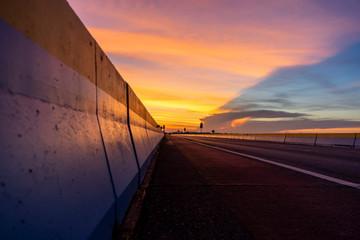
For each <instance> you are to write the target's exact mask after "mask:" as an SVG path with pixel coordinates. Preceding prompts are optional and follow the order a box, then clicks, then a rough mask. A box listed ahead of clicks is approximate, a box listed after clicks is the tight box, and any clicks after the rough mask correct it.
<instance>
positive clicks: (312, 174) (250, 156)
mask: <svg viewBox="0 0 360 240" xmlns="http://www.w3.org/2000/svg"><path fill="white" fill-rule="evenodd" d="M183 139H184V138H183ZM184 140H185V141H190V142H193V143H196V144H199V145H202V146H205V147H209V148H213V149H216V150H220V151H223V152H228V153H232V154H235V155H238V156H242V157H246V158H251V159H255V160H258V161H261V162H265V163H269V164H272V165H276V166H279V167H283V168H287V169H290V170H293V171H296V172H301V173H304V174H307V175H310V176H313V177H317V178H321V179H324V180H327V181H330V182H334V183H338V184H341V185H345V186H348V187H354V188H357V189H360V184H358V183H353V182H348V181H345V180H342V179H339V178H334V177H330V176H326V175H324V174H321V173H316V172H312V171H309V170H305V169H302V168H297V167H293V166H290V165H287V164H283V163H278V162H274V161H271V160H267V159H264V158H260V157H256V156H252V155H249V154H245V153H239V152H235V151H231V150H228V149H225V148H220V147H215V146H211V145H207V144H204V143H200V142H196V141H192V140H188V139H184Z"/></svg>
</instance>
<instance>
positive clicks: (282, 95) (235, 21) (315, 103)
mask: <svg viewBox="0 0 360 240" xmlns="http://www.w3.org/2000/svg"><path fill="white" fill-rule="evenodd" d="M68 2H69V4H70V6H71V7H72V8H73V9H74V11H75V12H76V13H77V15H78V16H79V17H80V19H81V20H82V21H83V23H84V24H85V26H86V27H87V28H88V30H89V31H90V33H91V34H92V35H93V37H94V38H95V39H96V41H97V42H98V43H99V45H100V46H101V47H102V49H103V50H104V51H105V52H106V54H107V55H108V56H109V58H110V59H111V61H112V62H113V64H114V65H115V67H116V68H117V70H118V71H119V73H120V74H121V75H122V77H123V78H124V79H125V80H126V81H127V82H128V83H129V84H130V85H131V87H132V88H133V89H134V90H135V92H136V94H137V95H138V97H139V98H140V99H141V101H142V102H143V103H144V105H145V106H146V108H147V109H148V111H149V112H150V113H151V115H152V116H153V117H154V119H155V120H156V121H157V122H158V124H160V125H165V126H166V130H167V131H177V130H180V131H183V130H184V128H186V129H187V131H199V125H200V122H201V121H202V122H203V123H204V129H203V131H211V130H213V129H214V130H215V132H227V133H270V132H360V107H359V102H360V14H359V12H360V1H358V0H222V1H218V0H216V1H215V0H195V1H194V0H191V1H189V0H183V1H175V0H167V1H165V0H164V1H160V0H159V1H151V0H136V1H132V0H121V1H120V0H119V1H115V0H106V1H104V0H68Z"/></svg>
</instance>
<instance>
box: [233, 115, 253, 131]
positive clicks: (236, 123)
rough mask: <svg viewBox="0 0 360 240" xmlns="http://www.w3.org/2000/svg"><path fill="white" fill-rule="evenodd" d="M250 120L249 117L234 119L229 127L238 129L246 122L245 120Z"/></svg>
mask: <svg viewBox="0 0 360 240" xmlns="http://www.w3.org/2000/svg"><path fill="white" fill-rule="evenodd" d="M249 119H251V117H244V118H239V119H235V120H233V121H232V122H231V124H230V125H231V127H233V128H234V127H239V126H241V125H243V124H244V123H246V122H247V120H249Z"/></svg>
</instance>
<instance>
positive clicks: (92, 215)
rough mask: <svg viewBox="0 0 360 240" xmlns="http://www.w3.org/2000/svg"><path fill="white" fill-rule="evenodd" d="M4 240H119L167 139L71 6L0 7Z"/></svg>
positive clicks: (15, 3) (0, 220)
mask: <svg viewBox="0 0 360 240" xmlns="http://www.w3.org/2000/svg"><path fill="white" fill-rule="evenodd" d="M0 49H1V55H0V73H1V78H0V109H1V115H0V121H1V128H0V130H1V137H0V156H1V168H0V191H1V194H0V208H1V209H0V233H1V239H111V235H112V231H113V227H114V225H117V224H119V223H121V221H122V218H123V216H124V214H125V211H126V209H127V207H128V205H129V203H130V201H131V199H132V197H133V194H134V193H135V191H136V189H137V187H138V185H139V184H140V182H141V181H142V179H143V177H144V174H145V172H146V170H147V168H148V164H149V161H150V159H151V156H152V154H153V152H154V151H155V149H156V147H157V145H158V143H159V142H160V140H161V139H162V137H163V133H162V132H161V131H160V130H159V129H158V128H157V127H156V126H157V124H156V122H155V121H154V119H153V118H152V117H151V115H150V114H149V112H148V111H147V110H146V108H145V107H144V105H143V104H142V103H141V101H140V100H139V98H138V97H137V96H136V95H135V93H134V91H133V90H132V89H131V88H130V86H129V85H128V84H127V83H126V82H125V81H124V80H123V78H122V77H121V75H120V74H119V73H118V72H117V70H116V69H115V67H114V66H113V64H112V63H111V62H110V60H109V59H108V57H107V56H106V55H105V53H104V52H103V50H102V49H101V48H100V46H99V45H98V44H97V42H96V41H95V39H94V38H93V37H92V36H91V35H90V33H89V32H88V31H87V29H86V28H85V26H84V25H83V24H82V22H81V21H80V20H79V18H78V17H77V16H76V14H75V13H74V12H73V10H72V9H71V7H70V6H69V4H68V3H67V2H66V1H48V0H34V1H20V0H11V1H10V0H9V1H1V2H0Z"/></svg>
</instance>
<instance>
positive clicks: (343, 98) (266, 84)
mask: <svg viewBox="0 0 360 240" xmlns="http://www.w3.org/2000/svg"><path fill="white" fill-rule="evenodd" d="M359 80H360V43H358V44H355V45H353V46H352V47H350V48H348V49H346V50H345V51H343V52H340V53H339V54H337V55H335V56H333V57H331V58H328V59H326V60H324V61H322V62H320V63H317V64H312V65H300V66H292V67H285V68H280V69H278V70H276V71H274V72H273V73H271V74H270V75H269V76H267V77H265V78H263V79H262V81H261V82H260V83H258V84H257V85H255V86H254V87H251V88H248V89H245V90H243V91H242V93H241V95H240V96H239V97H237V98H235V99H233V100H231V101H229V102H228V103H227V104H225V105H224V106H222V107H221V109H222V110H227V111H229V110H230V111H238V110H239V109H240V110H259V109H270V110H279V109H282V110H285V111H291V110H292V111H294V110H295V111H296V112H305V113H311V112H312V111H313V109H314V107H315V109H317V110H318V109H319V108H322V109H323V110H324V111H326V110H327V109H332V110H334V109H337V110H343V109H352V110H357V109H358V105H357V104H356V102H359V101H360V88H359V86H358V84H357V83H358V82H359ZM356 116H359V114H356Z"/></svg>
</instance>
